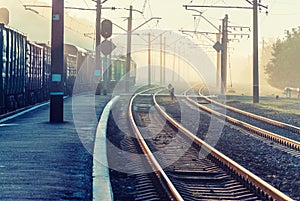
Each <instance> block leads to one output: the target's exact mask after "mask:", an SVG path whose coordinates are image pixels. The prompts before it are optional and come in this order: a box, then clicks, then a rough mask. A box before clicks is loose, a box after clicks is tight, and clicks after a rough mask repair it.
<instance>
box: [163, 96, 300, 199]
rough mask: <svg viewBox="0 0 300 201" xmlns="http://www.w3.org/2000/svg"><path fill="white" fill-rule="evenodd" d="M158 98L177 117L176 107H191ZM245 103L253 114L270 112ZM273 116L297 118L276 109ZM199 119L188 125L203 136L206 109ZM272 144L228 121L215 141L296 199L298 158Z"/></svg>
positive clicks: (299, 186)
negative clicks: (196, 127) (195, 127)
mask: <svg viewBox="0 0 300 201" xmlns="http://www.w3.org/2000/svg"><path fill="white" fill-rule="evenodd" d="M159 100H160V101H159V104H162V105H163V106H164V107H165V108H166V110H167V112H168V113H169V114H171V115H172V116H174V117H177V119H178V117H179V118H180V114H178V113H179V112H180V111H185V112H188V111H189V110H191V109H195V108H191V107H189V106H186V105H185V104H180V107H181V108H180V107H178V104H176V103H170V101H169V100H168V99H163V102H162V99H159ZM232 103H233V102H232ZM239 104H240V105H239V106H240V109H245V108H246V107H247V104H242V103H239ZM232 106H233V105H232ZM234 106H235V104H234ZM183 107H184V108H183ZM242 107H243V108H242ZM248 107H249V108H248V110H247V109H245V110H247V111H249V112H253V113H256V114H260V113H261V114H263V113H266V112H272V111H264V110H263V109H262V108H256V107H252V106H251V105H249V106H248ZM254 110H256V111H254ZM275 113H276V112H275ZM272 117H273V116H272ZM277 117H278V120H281V118H286V120H289V119H295V120H296V121H297V118H295V116H294V115H293V114H291V116H290V114H284V115H281V114H280V113H278V116H277ZM277 117H276V118H277ZM274 118H275V115H274ZM200 120H201V123H200V124H199V123H198V122H190V126H198V125H199V128H198V133H197V135H198V136H199V137H200V138H202V139H205V137H206V133H207V131H208V129H209V125H210V120H211V117H210V116H209V115H208V114H207V113H204V112H201V113H200ZM298 120H299V116H298ZM179 121H180V120H179ZM220 123H221V122H220ZM274 147H275V144H273V143H270V142H266V141H262V140H260V139H258V138H256V137H253V136H252V135H251V134H250V133H248V132H246V131H244V130H242V129H238V128H236V127H234V126H231V125H229V124H228V123H226V124H225V125H224V127H223V130H222V133H221V135H220V137H219V140H218V142H217V144H216V145H215V148H216V149H217V150H219V151H221V152H222V153H223V154H225V155H226V156H228V157H230V158H231V159H233V160H234V161H236V162H237V163H239V164H240V165H242V166H243V167H245V168H247V169H248V170H250V171H251V172H253V173H254V174H256V175H257V176H259V177H261V178H262V179H263V180H265V181H266V182H268V183H270V184H271V185H273V186H274V187H275V188H277V189H279V190H280V191H282V192H283V193H285V194H287V195H288V196H290V197H291V198H293V199H295V200H300V180H299V178H300V158H299V157H295V156H292V155H291V154H289V153H286V152H282V151H280V150H279V149H277V148H274Z"/></svg>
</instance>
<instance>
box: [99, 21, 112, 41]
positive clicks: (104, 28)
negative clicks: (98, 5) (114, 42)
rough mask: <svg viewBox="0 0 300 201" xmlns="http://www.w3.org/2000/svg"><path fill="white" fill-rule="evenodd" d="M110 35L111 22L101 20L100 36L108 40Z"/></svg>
mask: <svg viewBox="0 0 300 201" xmlns="http://www.w3.org/2000/svg"><path fill="white" fill-rule="evenodd" d="M111 35H112V22H111V21H110V20H103V21H102V23H101V36H103V37H104V38H109V37H111Z"/></svg>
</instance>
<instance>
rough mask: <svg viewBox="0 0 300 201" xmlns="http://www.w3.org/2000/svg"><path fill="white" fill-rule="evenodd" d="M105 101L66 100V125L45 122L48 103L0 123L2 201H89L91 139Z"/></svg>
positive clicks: (92, 98)
mask: <svg viewBox="0 0 300 201" xmlns="http://www.w3.org/2000/svg"><path fill="white" fill-rule="evenodd" d="M92 100H96V101H95V103H96V104H93V103H92ZM108 100H109V97H103V96H96V97H93V95H83V96H78V97H72V98H68V99H65V100H64V120H65V122H64V123H56V124H50V123H49V104H46V105H44V106H42V107H40V108H36V109H35V110H31V111H29V112H27V113H24V114H22V115H20V116H16V117H15V118H12V119H6V120H5V121H2V122H0V200H5V201H10V200H14V201H16V200H30V201H32V200H39V201H41V200H92V197H93V195H92V192H93V190H92V166H93V156H92V153H93V148H94V137H95V132H96V128H97V124H98V118H99V117H100V114H101V112H102V110H103V107H104V106H105V105H106V103H107V102H108ZM74 114H76V115H74ZM83 125H84V126H83Z"/></svg>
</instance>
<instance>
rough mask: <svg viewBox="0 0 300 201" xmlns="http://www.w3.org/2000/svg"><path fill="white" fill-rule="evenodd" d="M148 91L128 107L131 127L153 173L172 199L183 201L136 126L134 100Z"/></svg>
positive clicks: (131, 101)
mask: <svg viewBox="0 0 300 201" xmlns="http://www.w3.org/2000/svg"><path fill="white" fill-rule="evenodd" d="M146 91H148V89H147V90H144V91H142V92H139V93H137V94H135V95H134V96H133V97H132V98H131V100H130V102H129V106H128V114H129V115H128V116H129V122H130V125H131V128H132V131H133V132H134V134H135V135H136V137H137V140H138V142H139V144H140V146H141V148H142V150H143V152H144V153H145V155H146V158H147V159H148V161H149V163H150V165H151V167H152V169H153V171H154V172H155V174H156V175H157V177H158V179H159V180H160V182H161V183H162V184H163V185H164V186H165V187H166V189H168V191H169V194H170V196H171V197H172V199H173V200H178V201H183V198H182V197H181V195H180V194H179V192H178V191H177V189H176V188H175V186H174V185H173V183H172V182H171V180H170V179H169V177H168V176H167V174H166V173H165V172H164V170H163V169H162V167H161V166H160V165H159V163H158V161H157V160H156V158H155V157H154V155H153V154H152V152H151V150H150V148H149V147H148V145H147V143H146V142H145V140H144V139H143V137H142V135H141V133H140V131H139V129H138V127H137V125H136V124H135V121H134V118H133V114H132V110H133V100H134V99H135V98H136V96H138V95H139V94H141V93H143V92H146Z"/></svg>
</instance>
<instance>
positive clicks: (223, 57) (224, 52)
mask: <svg viewBox="0 0 300 201" xmlns="http://www.w3.org/2000/svg"><path fill="white" fill-rule="evenodd" d="M222 24H223V25H222V46H223V49H222V53H221V93H222V94H225V93H226V90H227V45H228V15H227V14H226V15H225V18H224V19H223V20H222Z"/></svg>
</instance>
